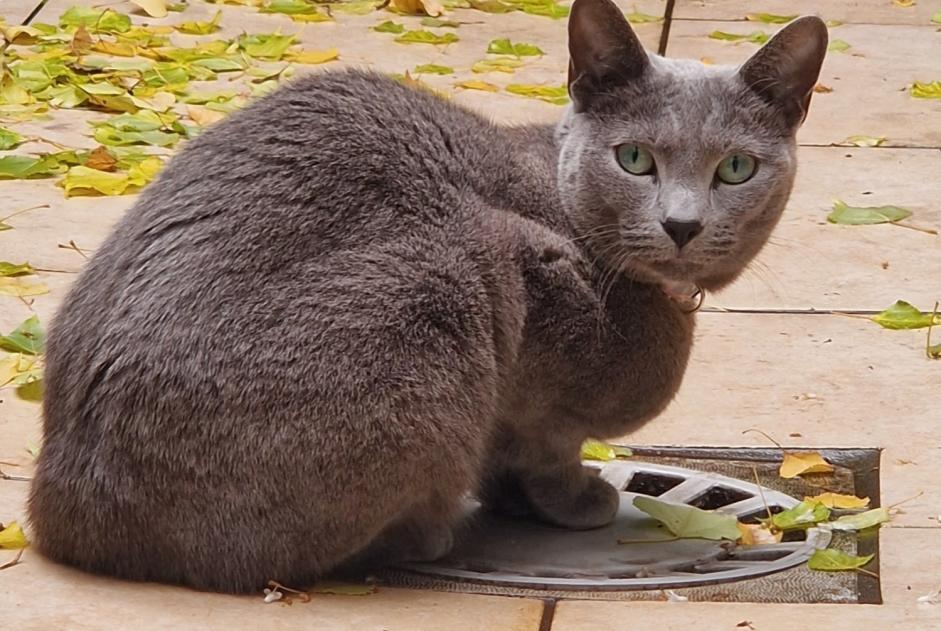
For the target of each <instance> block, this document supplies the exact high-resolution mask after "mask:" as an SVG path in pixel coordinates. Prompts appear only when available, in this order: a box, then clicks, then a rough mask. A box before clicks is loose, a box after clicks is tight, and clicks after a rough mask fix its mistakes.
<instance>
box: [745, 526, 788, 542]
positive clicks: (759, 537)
mask: <svg viewBox="0 0 941 631" xmlns="http://www.w3.org/2000/svg"><path fill="white" fill-rule="evenodd" d="M738 531H739V532H740V533H742V536H741V538H740V539H739V541H740V542H741V544H742V545H745V546H760V545H763V544H767V543H781V539H782V538H783V537H784V533H783V532H781V531H777V532H772V531H771V530H770V529H769V528H768V527H767V526H766V525H765V524H743V523H741V522H739V524H738Z"/></svg>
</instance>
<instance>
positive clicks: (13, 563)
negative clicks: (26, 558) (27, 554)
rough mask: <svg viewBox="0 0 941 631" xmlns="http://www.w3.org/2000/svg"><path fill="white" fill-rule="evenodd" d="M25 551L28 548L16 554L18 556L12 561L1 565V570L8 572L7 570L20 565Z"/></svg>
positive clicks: (21, 549)
mask: <svg viewBox="0 0 941 631" xmlns="http://www.w3.org/2000/svg"><path fill="white" fill-rule="evenodd" d="M24 550H26V548H20V550H19V552H17V553H16V556H15V557H13V559H12V560H10V561H7V562H6V563H4V564H3V565H0V570H6V569H9V568H11V567H13V566H14V565H19V563H20V558H21V557H22V556H23V551H24Z"/></svg>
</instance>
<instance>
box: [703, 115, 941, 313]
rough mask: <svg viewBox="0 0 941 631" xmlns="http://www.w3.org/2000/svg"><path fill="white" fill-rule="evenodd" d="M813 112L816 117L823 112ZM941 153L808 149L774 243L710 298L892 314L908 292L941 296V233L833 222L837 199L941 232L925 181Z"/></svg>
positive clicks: (721, 302) (735, 304) (928, 299)
mask: <svg viewBox="0 0 941 631" xmlns="http://www.w3.org/2000/svg"><path fill="white" fill-rule="evenodd" d="M814 114H815V113H814V112H811V117H813V116H814ZM938 173H941V151H927V150H923V149H886V148H875V149H873V148H855V147H854V148H837V147H800V149H799V151H798V175H797V181H796V182H795V185H794V190H793V193H792V194H791V199H790V202H789V203H788V206H787V209H786V210H785V212H784V215H783V217H782V219H781V223H780V224H779V225H778V227H777V228H776V229H775V232H774V234H773V236H772V238H771V242H770V243H769V244H768V245H767V246H766V247H765V249H764V250H763V251H762V253H761V254H760V255H759V256H758V259H757V262H755V263H753V264H752V266H751V268H750V270H749V271H747V272H746V273H745V274H744V275H743V277H742V278H741V279H739V280H738V281H737V282H736V283H735V284H733V285H732V286H731V287H729V288H727V289H726V290H724V291H722V292H720V293H718V294H715V295H711V296H710V297H709V299H708V302H707V304H709V305H714V306H719V307H725V308H735V309H804V310H806V309H817V310H821V309H835V310H875V311H879V310H882V309H884V308H886V307H888V306H889V305H891V304H892V303H893V302H895V301H896V300H897V299H899V298H904V299H905V300H908V301H910V302H912V303H914V304H919V305H920V306H921V307H922V308H923V309H930V308H931V306H932V305H933V304H934V301H935V300H938V299H939V298H941V280H931V279H941V237H938V235H935V234H927V233H925V232H921V231H918V230H911V229H908V228H903V227H900V226H893V225H876V226H842V225H835V224H829V223H827V220H826V216H827V214H829V212H830V211H831V209H832V207H833V201H834V200H835V199H840V200H842V201H844V202H846V203H847V204H850V205H854V206H884V205H895V206H902V207H904V208H908V209H909V210H911V211H912V212H913V216H912V217H911V220H910V224H911V225H917V226H920V227H926V228H929V229H934V230H939V229H941V205H939V204H938V203H937V201H936V199H935V197H936V196H935V195H933V194H931V193H928V192H927V191H926V189H925V188H924V187H922V186H919V182H930V181H932V180H933V179H934V178H936V177H937V174H938Z"/></svg>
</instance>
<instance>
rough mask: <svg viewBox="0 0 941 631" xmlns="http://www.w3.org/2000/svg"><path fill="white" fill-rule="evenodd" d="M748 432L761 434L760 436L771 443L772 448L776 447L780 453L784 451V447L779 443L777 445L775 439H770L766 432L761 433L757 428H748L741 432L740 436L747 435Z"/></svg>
mask: <svg viewBox="0 0 941 631" xmlns="http://www.w3.org/2000/svg"><path fill="white" fill-rule="evenodd" d="M748 432H755V433H757V434H761V435H762V436H764V437H765V438H767V439H768V440H770V441H771V442H772V443H774V446H775V447H777V448H778V449H780V450H781V451H784V447H783V446H782V445H781V443H779V442H778V441H776V440H775V439H773V438H771V436H769V435H768V434H767V433H766V432H763V431H761V430H760V429H758V428H757V427H750V428H748V429H746V430H744V431H742V434H747V433H748Z"/></svg>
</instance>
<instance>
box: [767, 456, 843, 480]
mask: <svg viewBox="0 0 941 631" xmlns="http://www.w3.org/2000/svg"><path fill="white" fill-rule="evenodd" d="M831 471H833V465H832V464H830V463H829V462H827V461H826V460H824V459H823V456H821V455H820V454H818V453H817V452H816V451H810V452H804V453H793V452H787V451H786V452H784V460H783V461H782V462H781V469H780V470H779V472H778V475H780V476H781V477H782V478H785V479H789V478H796V477H797V476H799V475H803V474H805V473H830V472H831Z"/></svg>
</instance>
